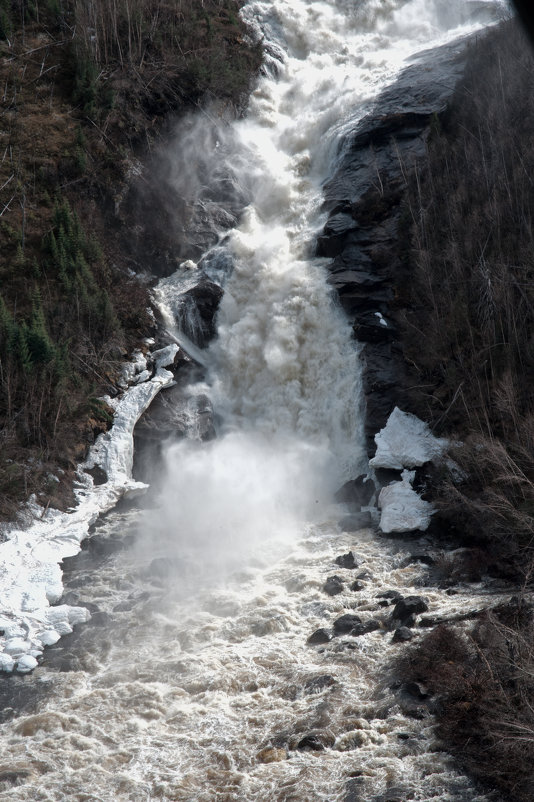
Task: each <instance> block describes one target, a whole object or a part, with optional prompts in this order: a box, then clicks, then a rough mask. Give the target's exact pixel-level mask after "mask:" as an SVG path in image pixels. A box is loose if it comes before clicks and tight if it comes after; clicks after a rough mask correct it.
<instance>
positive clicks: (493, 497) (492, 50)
mask: <svg viewBox="0 0 534 802" xmlns="http://www.w3.org/2000/svg"><path fill="white" fill-rule="evenodd" d="M533 80H534V58H533V53H532V50H531V46H530V43H529V42H528V41H527V40H526V38H525V37H524V35H523V33H522V31H521V30H520V29H519V28H518V27H517V26H516V25H515V24H514V23H511V22H510V23H507V24H505V25H502V26H500V28H499V29H497V30H494V31H492V32H491V33H490V34H489V35H488V36H487V38H485V39H483V40H482V41H479V42H478V43H477V44H476V45H475V46H474V47H473V48H472V52H471V55H470V59H469V63H468V69H467V72H466V75H465V78H464V80H463V81H462V83H461V85H460V86H459V87H458V89H457V91H456V94H455V96H454V98H453V100H452V102H451V104H450V106H449V109H448V110H447V112H446V113H445V114H444V115H442V116H441V117H440V118H437V117H436V119H435V121H434V124H433V128H432V133H431V136H430V139H429V142H428V147H427V156H426V159H425V160H424V162H422V163H420V164H419V166H418V169H417V170H416V171H415V173H414V175H413V177H412V180H411V186H410V190H409V193H408V198H407V201H406V208H405V222H406V232H405V233H406V234H407V240H406V252H405V254H404V256H405V265H406V270H405V275H404V278H403V282H404V283H403V287H401V289H400V293H401V295H402V294H404V298H403V299H401V303H402V300H404V301H406V300H407V299H408V298H409V307H408V306H406V309H405V311H404V313H403V318H404V327H403V328H404V335H403V336H404V342H405V352H406V356H407V358H408V361H409V363H410V365H411V367H412V379H413V381H412V384H413V385H414V386H415V387H416V389H415V391H414V392H413V393H412V395H411V403H412V405H413V406H414V407H415V408H416V409H417V411H419V413H420V414H422V415H423V416H424V417H426V419H427V420H430V421H432V422H433V424H434V428H435V429H436V430H437V431H446V432H448V433H450V432H451V431H452V432H456V433H457V434H458V435H459V436H460V437H461V438H462V439H463V440H465V445H464V446H463V448H461V449H454V454H455V459H458V460H459V461H461V463H462V465H463V466H464V467H465V468H466V469H467V470H468V472H469V475H470V482H469V484H466V485H465V486H461V485H460V486H459V487H458V486H454V485H451V484H450V485H448V487H446V493H445V496H444V498H443V499H442V502H443V503H442V510H443V512H444V513H446V512H447V510H448V511H450V512H451V513H452V514H454V516H455V518H456V520H460V521H461V525H462V528H463V531H464V533H465V534H467V535H470V536H472V537H473V538H474V539H475V540H477V541H479V542H481V543H482V544H485V545H487V546H488V547H489V548H490V550H491V551H492V552H493V555H494V556H495V555H497V554H499V555H500V556H502V558H503V559H507V560H509V561H510V563H513V564H514V566H512V567H515V568H516V569H518V570H520V571H521V572H522V573H523V574H524V575H525V577H526V576H527V575H528V572H529V571H530V570H531V568H530V561H531V557H532V548H533V545H534V543H533V536H534V392H533V387H534V185H533V178H532V177H533V176H534V139H533V137H532V133H533V131H534V97H533V95H532V92H531V87H532V83H533ZM403 288H404V289H403Z"/></svg>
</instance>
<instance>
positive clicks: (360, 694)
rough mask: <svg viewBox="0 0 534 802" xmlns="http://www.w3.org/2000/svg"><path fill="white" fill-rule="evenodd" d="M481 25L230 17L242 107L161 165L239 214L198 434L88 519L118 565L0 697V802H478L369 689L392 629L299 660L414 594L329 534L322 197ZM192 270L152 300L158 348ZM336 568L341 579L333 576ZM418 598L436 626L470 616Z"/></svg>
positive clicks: (385, 568) (409, 7)
mask: <svg viewBox="0 0 534 802" xmlns="http://www.w3.org/2000/svg"><path fill="white" fill-rule="evenodd" d="M497 5H499V4H498V3H481V2H470V1H469V0H450V1H449V2H447V3H445V2H444V0H434V1H433V2H430V0H361V2H358V1H357V0H328V1H327V0H270V2H269V1H268V0H264V1H263V2H262V1H260V0H257V1H256V0H251V2H249V3H247V5H246V7H245V9H244V14H245V15H246V17H247V19H248V20H249V21H250V22H251V24H252V25H253V26H255V27H256V28H257V29H258V30H261V32H262V35H263V36H264V37H265V43H266V50H267V53H268V57H267V62H266V70H265V75H264V76H263V77H262V79H261V80H260V81H259V84H258V86H257V89H256V90H255V92H254V93H253V95H252V98H251V102H250V108H249V112H248V114H247V116H246V118H245V119H243V120H240V121H239V122H237V123H235V124H233V125H231V126H228V127H226V128H221V129H219V128H218V127H217V126H216V124H214V123H213V121H212V120H211V119H210V118H209V117H207V116H206V115H202V116H200V117H199V119H198V120H195V121H193V122H191V121H190V123H189V136H188V137H187V140H186V139H185V138H184V140H183V141H182V142H181V145H180V144H179V146H180V147H181V150H180V151H177V152H176V153H175V154H173V160H174V163H175V175H176V181H177V182H178V184H180V181H181V180H184V181H185V180H186V179H187V181H186V183H187V184H188V186H196V187H197V188H198V187H199V186H200V184H201V183H202V182H201V181H200V179H197V180H195V178H194V175H192V173H194V170H193V168H192V165H195V164H197V165H201V167H202V176H203V178H202V181H205V180H206V178H205V176H207V177H208V180H209V176H210V175H211V174H213V175H214V176H220V175H223V174H224V181H226V182H227V185H228V191H229V195H232V199H233V201H235V198H236V197H239V198H240V199H241V200H242V202H245V201H246V203H247V205H246V208H245V211H244V212H243V214H242V216H241V220H240V224H239V227H238V228H236V229H235V230H233V231H231V232H230V233H229V234H228V233H227V234H225V235H224V236H223V235H221V237H222V239H221V243H220V245H219V246H218V248H216V249H215V250H214V251H213V252H212V254H211V257H208V258H206V260H204V263H205V266H206V268H205V273H206V275H207V276H208V277H209V278H211V279H216V280H217V281H219V282H222V281H223V280H224V282H225V294H224V296H223V300H222V302H221V306H220V310H219V315H218V336H217V338H216V339H215V340H214V341H213V342H212V344H211V345H210V346H209V348H208V349H207V351H206V352H205V354H204V362H205V364H206V366H207V380H206V383H203V384H200V385H198V386H196V387H191V388H190V392H191V394H193V395H194V394H195V393H197V394H203V395H204V394H208V395H209V396H210V398H211V401H212V403H213V405H214V408H215V410H216V413H217V416H218V420H219V421H220V423H219V426H218V428H219V432H218V437H217V439H215V440H213V441H211V442H208V443H200V442H199V441H196V440H194V439H193V440H184V441H182V442H179V443H175V444H174V445H172V446H170V447H169V448H168V449H167V452H166V456H165V469H166V470H165V478H164V480H163V481H162V483H161V485H160V487H158V488H157V492H156V490H155V491H154V492H153V493H152V495H151V501H150V509H148V510H146V511H145V512H144V513H143V514H141V513H139V512H138V511H135V510H124V509H122V510H119V509H118V510H116V511H115V512H114V513H111V514H110V515H108V516H107V517H106V518H104V519H103V520H102V521H100V522H99V523H98V525H97V527H96V534H98V535H99V536H100V537H101V538H102V542H106V541H107V542H108V543H110V542H112V543H113V544H115V549H116V551H115V553H112V554H110V553H109V549H106V550H105V554H104V555H103V556H102V558H101V559H99V560H96V561H94V562H93V563H91V565H90V570H89V569H88V570H84V563H83V560H81V561H78V563H76V569H75V570H74V571H73V572H72V573H70V574H69V573H68V572H67V574H66V587H67V590H68V593H69V603H78V602H80V603H87V604H89V605H90V609H92V610H93V611H94V613H93V620H92V623H90V624H88V625H87V626H86V627H85V628H84V630H83V631H82V632H81V634H80V635H79V636H78V637H77V638H74V640H73V641H72V642H71V643H68V642H66V641H62V642H61V643H60V644H59V646H58V647H56V650H55V652H54V650H50V651H49V652H48V653H47V654H46V655H45V661H44V664H43V666H41V667H40V668H39V669H37V670H36V672H35V673H34V674H33V675H32V676H31V677H26V678H12V679H11V680H10V682H11V683H12V686H11V690H12V692H13V693H15V692H16V691H18V690H20V688H21V687H22V688H23V689H26V691H27V692H28V693H29V695H30V703H29V704H28V706H27V707H26V708H24V709H23V712H22V714H21V715H20V716H18V717H16V718H14V719H13V720H10V721H7V722H6V723H4V724H3V725H2V741H1V746H0V749H1V753H0V794H2V793H3V794H4V796H3V797H2V798H6V799H8V798H9V799H10V800H26V801H29V800H32V802H37V801H38V800H43V801H44V800H46V801H47V802H63V800H65V802H66V800H69V802H72V801H73V800H78V801H79V802H82V800H83V802H99V801H100V802H104V801H105V802H111V801H112V800H121V802H122V801H124V802H127V801H131V802H148V800H156V799H158V800H165V801H169V802H170V800H183V802H186V801H187V802H212V800H220V801H221V802H223V801H225V802H229V801H230V800H243V802H265V800H268V799H273V800H280V802H281V801H282V800H284V802H289V801H290V800H293V801H294V802H326V800H329V801H330V802H336V801H341V800H344V799H345V798H347V799H348V798H349V797H348V796H347V797H346V795H347V794H349V793H352V794H353V795H354V796H353V797H350V798H354V799H356V798H357V797H356V793H357V792H358V793H360V794H361V797H360V798H361V799H362V800H363V799H365V800H372V799H374V798H379V795H380V794H381V793H383V792H385V791H387V789H390V790H391V789H392V788H393V787H397V786H398V787H402V789H404V790H403V791H399V793H400V794H404V796H401V798H402V799H404V798H410V799H416V800H436V802H438V800H439V802H446V801H448V802H450V801H451V800H454V802H460V800H475V799H478V800H482V799H486V798H487V797H482V796H477V795H476V793H475V791H474V789H473V788H472V787H471V786H470V784H469V781H468V780H467V779H466V778H465V777H463V776H461V775H460V774H458V773H457V772H456V771H455V769H454V768H453V766H452V765H451V763H450V761H449V759H448V758H447V756H446V755H445V754H444V753H443V752H442V751H441V750H440V746H439V743H437V741H436V738H435V736H434V733H433V726H432V720H431V719H428V718H422V719H414V718H407V717H406V716H405V715H404V713H403V712H402V710H401V708H400V707H399V706H398V704H397V702H396V699H395V697H394V696H393V695H392V694H391V692H390V691H389V689H388V683H387V682H386V681H385V680H384V678H383V676H382V673H381V669H382V667H383V666H384V665H385V664H386V662H387V660H388V659H389V655H391V654H392V653H393V652H392V649H395V648H398V647H392V646H391V645H390V639H391V635H390V634H388V633H387V632H385V631H384V630H377V631H374V632H372V633H369V634H367V635H364V636H362V637H360V638H344V639H341V638H339V639H334V640H332V641H331V642H330V643H328V644H326V645H324V646H321V647H317V646H314V647H310V646H307V645H306V640H307V638H308V636H309V635H310V633H311V632H313V631H314V630H315V629H317V628H318V627H328V626H329V625H331V623H332V621H333V619H334V618H336V617H337V616H339V615H341V614H342V613H344V612H347V611H352V610H355V611H357V612H358V614H359V615H361V616H362V618H363V619H364V620H365V619H366V618H369V617H373V616H374V615H379V614H380V609H381V608H379V605H378V599H377V594H378V593H379V592H380V591H383V590H386V589H393V590H400V591H401V592H403V593H407V592H410V588H413V587H414V586H415V585H417V584H418V583H419V584H421V582H424V566H421V565H414V564H406V557H407V555H408V554H409V551H407V550H406V549H405V547H404V546H403V545H402V544H398V543H395V542H389V543H388V542H387V541H381V540H379V539H377V538H376V537H375V536H374V535H372V533H371V532H370V531H361V532H358V533H356V534H354V533H353V534H349V533H347V532H345V531H344V530H343V527H342V526H340V525H338V523H337V521H338V520H339V519H340V518H342V516H343V509H341V508H340V507H339V506H338V505H335V504H333V503H332V498H333V491H334V490H335V489H336V488H337V487H339V486H340V485H341V484H342V483H343V481H345V480H346V479H348V478H350V477H351V476H355V475H356V474H357V473H358V472H361V470H362V468H364V467H365V466H364V463H363V451H362V434H361V423H360V421H361V415H360V409H359V405H360V389H359V367H358V354H357V351H356V348H355V346H354V343H353V342H351V339H350V331H349V327H348V324H347V323H346V321H345V320H344V318H343V315H342V314H341V312H340V311H339V310H338V309H337V307H336V306H335V304H334V303H333V301H332V299H331V297H330V293H329V290H328V287H327V283H326V276H325V269H324V260H320V259H317V258H313V257H312V256H311V254H312V252H313V238H314V235H315V234H316V233H317V232H318V231H319V230H320V227H321V224H322V223H323V222H324V219H323V218H322V216H321V184H322V182H323V181H324V180H325V178H327V177H328V175H329V174H331V172H332V170H333V168H334V166H335V159H336V155H337V154H338V153H339V149H340V146H341V144H342V142H343V137H344V135H345V134H346V133H347V132H348V131H350V130H351V128H353V127H354V125H355V122H356V121H357V119H358V118H359V117H361V116H362V115H363V114H364V113H365V111H366V110H367V109H368V108H369V105H370V103H371V102H372V100H373V98H374V97H375V96H376V94H377V93H378V91H379V90H380V89H381V88H383V87H384V86H385V85H386V84H387V83H388V82H390V81H392V80H393V79H394V77H395V74H396V73H398V71H399V70H400V69H401V67H402V66H404V64H405V60H406V59H407V58H408V57H409V56H410V54H414V53H416V52H417V51H418V50H420V49H422V48H423V47H424V48H426V47H428V45H429V44H432V43H435V44H439V43H440V42H444V41H447V40H450V39H451V38H453V37H455V36H458V35H461V34H463V33H467V32H469V31H470V30H472V29H473V27H474V25H475V23H474V22H473V21H472V16H471V14H472V12H473V11H476V12H477V14H478V15H479V16H478V19H479V21H480V19H481V18H480V14H481V13H484V9H486V10H487V18H486V21H489V20H490V14H491V11H492V9H494V8H495V7H496V6H497ZM482 21H484V20H482ZM477 24H478V23H477ZM208 128H209V132H207V129H208ZM208 141H209V142H210V143H211V145H212V147H211V149H208V150H206V147H205V143H206V142H208ZM229 265H231V266H232V269H231V270H230V271H228V269H227V268H228V266H229ZM201 269H202V268H201V267H200V268H197V269H195V268H194V267H193V268H191V265H188V266H187V267H184V268H183V269H181V270H179V271H177V273H176V275H175V276H173V277H171V278H170V279H165V280H163V281H162V282H161V283H160V286H159V289H158V297H159V301H160V304H161V306H162V309H163V311H164V312H165V314H166V315H167V317H168V323H169V325H170V326H171V327H172V326H173V325H178V326H179V322H180V321H179V312H180V308H181V307H180V304H181V302H180V297H181V294H182V293H183V292H184V289H188V288H189V287H190V286H191V285H192V283H194V281H195V273H196V272H198V271H199V270H201ZM175 313H176V314H175ZM176 317H178V321H176V319H175V318H176ZM132 535H134V537H133V538H132ZM95 542H96V540H95ZM349 549H353V550H354V551H355V552H356V555H357V559H358V561H359V562H360V564H361V569H359V570H357V571H355V570H351V569H344V568H339V567H337V566H336V565H335V563H334V559H335V557H336V556H337V555H339V554H342V553H344V552H346V551H348V550H349ZM410 551H411V549H410ZM362 571H363V573H362ZM332 573H337V574H338V575H340V577H341V578H342V579H343V580H344V582H345V589H346V590H345V592H343V593H341V594H339V595H337V596H335V597H334V598H331V597H329V596H326V595H325V594H324V593H323V592H322V585H323V583H324V581H325V579H326V577H327V576H328V575H330V574H332ZM357 573H362V576H361V579H360V584H361V586H362V587H361V590H359V591H357V592H355V591H351V590H349V588H350V585H351V582H352V581H353V580H354V578H355V574H357ZM425 595H427V596H428V597H429V599H430V607H431V610H432V611H433V612H440V613H441V612H443V611H444V610H446V611H447V612H448V613H449V614H455V613H462V612H463V611H464V610H465V609H466V606H467V604H470V605H472V604H473V597H472V596H471V597H469V599H464V598H463V597H462V596H461V594H459V595H457V596H454V597H450V598H447V599H446V600H445V601H444V600H443V599H442V598H441V596H440V594H438V593H437V592H436V591H434V590H432V589H425ZM479 601H480V603H481V604H482V603H483V599H480V600H479ZM31 696H33V697H34V698H35V700H36V702H37V704H36V707H35V709H32V708H31ZM307 737H308V741H307V742H306V740H305V739H306V738H307ZM303 739H304V742H303ZM314 739H315V740H314ZM318 742H320V743H321V746H322V747H324V748H321V749H318V748H304V747H303V744H304V746H306V743H308V746H309V745H310V744H311V745H312V746H313V745H315V746H317V743H318ZM299 744H301V748H297V747H298V746H299ZM265 750H270V751H265ZM271 759H272V761H273V762H266V761H268V760H271ZM351 778H352V783H353V785H352V791H350V792H349V791H348V790H347V789H348V788H350V787H351V786H350V785H347V783H350V782H351ZM358 789H359V790H358Z"/></svg>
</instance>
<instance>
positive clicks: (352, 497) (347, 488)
mask: <svg viewBox="0 0 534 802" xmlns="http://www.w3.org/2000/svg"><path fill="white" fill-rule="evenodd" d="M375 490H376V488H375V484H374V482H373V480H372V479H371V478H370V477H367V476H363V475H362V476H358V477H357V478H356V479H349V481H348V482H345V484H344V485H342V486H341V487H340V488H339V490H338V491H337V493H336V495H335V498H336V501H340V502H344V503H345V504H348V505H349V507H350V509H352V510H353V511H354V512H359V511H360V509H361V508H362V507H367V506H368V504H370V502H371V499H372V498H373V496H374V494H375Z"/></svg>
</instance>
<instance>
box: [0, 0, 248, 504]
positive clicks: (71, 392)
mask: <svg viewBox="0 0 534 802" xmlns="http://www.w3.org/2000/svg"><path fill="white" fill-rule="evenodd" d="M239 5H240V3H239V2H237V0H203V2H202V3H201V2H197V0H114V2H113V3H108V2H104V0H33V1H32V0H0V94H1V115H2V125H1V127H0V237H1V247H0V498H1V499H2V501H1V503H0V517H2V516H3V517H9V516H11V515H12V514H13V513H14V510H15V507H16V503H17V502H18V501H19V500H22V499H24V498H26V497H27V496H28V494H29V493H30V492H38V493H39V494H40V499H41V501H42V503H43V504H46V503H52V504H58V505H65V504H66V503H68V502H69V498H70V496H69V487H70V483H71V479H72V472H73V469H74V466H75V463H76V460H78V459H80V458H82V457H83V456H84V454H85V451H86V449H87V446H88V445H89V444H90V442H92V440H93V439H94V437H95V435H96V434H98V432H99V431H101V430H103V429H105V428H106V427H107V426H108V425H109V423H110V421H111V417H110V412H111V411H110V410H109V409H108V408H107V407H106V406H105V404H103V403H102V402H100V401H98V400H97V398H98V396H99V395H101V394H102V392H103V390H105V391H107V392H114V389H113V385H114V382H115V381H116V377H117V374H118V371H119V369H120V365H121V361H122V360H123V359H124V357H125V356H126V354H127V353H129V352H130V351H131V349H132V348H133V347H134V345H136V344H138V343H139V341H140V338H142V337H144V336H147V334H149V333H150V331H151V326H152V317H151V314H150V313H149V311H148V306H149V299H148V291H147V288H146V286H144V285H143V284H142V283H140V282H139V280H138V279H137V278H136V277H135V276H132V274H131V271H128V267H129V265H128V264H127V262H126V258H125V256H124V253H123V251H122V249H121V247H120V241H121V237H124V236H125V231H126V232H127V228H128V220H127V219H124V215H122V216H121V217H119V216H117V210H118V209H119V207H120V202H121V197H122V195H121V193H122V194H124V191H125V187H127V185H128V178H129V176H130V175H131V174H132V172H134V171H135V170H136V169H138V167H137V166H136V165H137V164H138V162H137V161H136V160H137V159H138V158H144V154H146V153H148V152H149V151H150V148H151V147H152V145H153V143H154V141H156V140H157V138H158V136H159V135H160V134H161V131H162V130H163V126H164V124H165V122H166V121H167V120H168V119H169V117H170V116H174V115H180V114H182V113H184V112H185V111H187V110H188V109H191V108H197V107H198V106H200V105H202V104H203V103H206V102H207V101H212V100H214V99H216V100H217V101H218V102H219V103H220V104H223V105H226V106H228V107H229V108H230V109H239V108H241V107H242V105H243V102H244V98H246V95H247V92H248V89H249V87H250V83H251V79H252V77H253V76H254V74H255V72H256V71H257V70H258V68H259V65H260V61H261V49H260V47H259V46H258V45H256V44H253V43H252V41H251V40H250V39H249V38H248V36H247V31H246V29H245V27H244V25H243V23H242V21H241V19H240V17H239ZM126 235H127V234H126ZM58 466H59V468H60V472H59V479H60V481H59V482H57V481H56V479H54V478H52V477H51V476H50V474H51V472H53V473H55V474H56V476H57V475H58V471H57V467H58ZM47 477H48V478H47Z"/></svg>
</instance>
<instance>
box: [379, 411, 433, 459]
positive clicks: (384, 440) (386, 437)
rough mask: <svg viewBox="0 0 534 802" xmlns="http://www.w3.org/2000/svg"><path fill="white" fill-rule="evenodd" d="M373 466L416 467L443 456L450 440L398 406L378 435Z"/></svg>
mask: <svg viewBox="0 0 534 802" xmlns="http://www.w3.org/2000/svg"><path fill="white" fill-rule="evenodd" d="M375 443H376V454H375V456H374V457H373V458H372V459H371V460H369V464H370V465H371V466H372V467H373V468H391V469H393V470H397V471H400V470H402V469H403V468H416V467H418V466H419V465H424V464H425V462H430V461H431V460H433V459H436V457H440V456H441V454H442V453H443V451H444V450H445V448H446V447H447V444H448V441H447V440H442V439H439V438H437V437H434V435H433V434H432V432H431V431H430V429H429V428H428V426H427V424H426V423H424V422H423V421H422V420H419V418H417V417H416V416H415V415H411V414H410V413H409V412H402V411H401V410H400V409H399V408H398V407H395V409H394V410H393V412H392V413H391V415H390V416H389V418H388V421H387V423H386V425H385V427H384V428H383V429H381V430H380V431H379V432H378V434H376V435H375Z"/></svg>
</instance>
